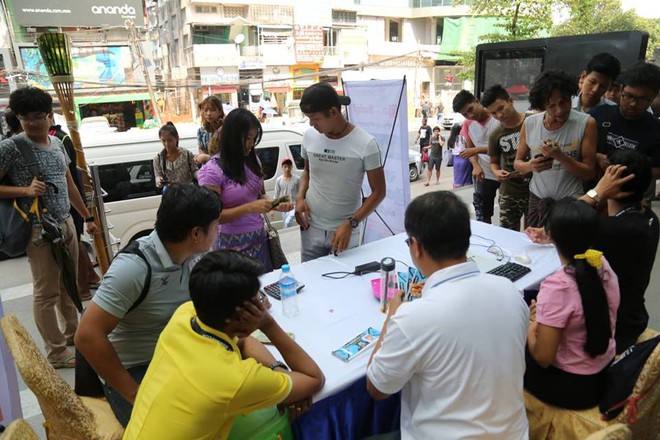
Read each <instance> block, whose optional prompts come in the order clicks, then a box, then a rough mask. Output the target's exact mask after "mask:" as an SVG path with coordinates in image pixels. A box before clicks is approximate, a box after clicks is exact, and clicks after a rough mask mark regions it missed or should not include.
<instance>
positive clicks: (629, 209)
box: [614, 205, 642, 217]
mask: <svg viewBox="0 0 660 440" xmlns="http://www.w3.org/2000/svg"><path fill="white" fill-rule="evenodd" d="M641 210H642V205H630V206H628V207H627V208H623V209H622V210H621V211H619V212H617V213H616V214H614V217H619V216H622V215H623V214H628V213H629V212H632V211H641Z"/></svg>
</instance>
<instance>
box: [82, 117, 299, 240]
mask: <svg viewBox="0 0 660 440" xmlns="http://www.w3.org/2000/svg"><path fill="white" fill-rule="evenodd" d="M197 128H198V126H197V125H194V124H180V125H178V126H177V129H178V131H179V136H180V140H179V145H180V146H181V147H183V148H186V149H188V150H190V151H192V152H197ZM132 131H133V130H131V131H128V132H122V133H110V134H104V135H102V136H100V135H98V134H97V133H84V134H83V137H82V141H83V146H84V149H85V156H86V158H87V163H88V164H89V165H90V166H95V167H97V169H98V173H99V180H100V183H101V187H102V188H103V190H104V192H105V195H104V197H103V200H104V203H105V208H106V212H107V214H106V218H107V221H108V223H109V224H110V225H112V229H111V230H110V232H111V234H112V235H113V236H114V237H115V238H116V242H118V243H117V244H119V246H120V247H123V246H125V245H127V244H128V243H130V242H131V241H133V240H135V239H136V238H138V237H142V236H144V235H147V234H149V233H150V232H151V230H152V229H153V225H154V222H155V220H156V211H157V210H158V206H159V205H160V195H159V193H158V190H157V188H156V183H155V174H154V170H153V158H154V156H155V155H156V154H158V153H159V152H160V151H161V150H162V149H163V146H162V144H161V143H160V140H159V139H158V129H148V130H136V131H135V132H132ZM301 146H302V133H301V132H300V131H298V130H296V129H294V128H290V127H272V128H270V127H265V128H264V134H263V137H262V139H261V142H260V143H259V144H258V145H257V147H256V153H257V156H258V157H259V160H260V161H261V165H262V169H263V173H264V186H265V189H266V192H267V194H268V195H269V196H272V194H273V192H274V189H275V181H276V180H277V177H279V176H280V175H281V173H282V167H281V166H280V164H281V162H282V159H284V158H290V159H292V161H293V164H294V169H293V172H294V173H295V174H300V173H302V171H303V168H304V162H303V158H302V155H301ZM273 224H274V226H275V227H277V228H279V227H281V225H282V219H281V215H280V213H276V216H275V220H274V221H273Z"/></svg>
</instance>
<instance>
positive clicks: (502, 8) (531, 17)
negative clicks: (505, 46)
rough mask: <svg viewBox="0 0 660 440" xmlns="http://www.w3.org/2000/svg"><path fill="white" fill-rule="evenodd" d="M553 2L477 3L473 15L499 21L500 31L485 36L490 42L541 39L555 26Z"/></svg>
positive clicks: (498, 0) (488, 0) (500, 0)
mask: <svg viewBox="0 0 660 440" xmlns="http://www.w3.org/2000/svg"><path fill="white" fill-rule="evenodd" d="M555 3H556V1H554V0H474V1H473V2H472V6H471V12H472V13H473V14H477V15H485V16H488V17H498V18H500V20H501V21H500V23H499V24H498V28H499V29H500V32H497V33H493V34H488V35H484V37H483V40H484V41H487V42H497V41H514V40H527V39H529V38H538V37H539V36H541V35H543V34H545V33H546V32H548V31H549V30H550V28H551V27H552V10H553V5H554V4H555Z"/></svg>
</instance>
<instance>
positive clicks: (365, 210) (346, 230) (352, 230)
mask: <svg viewBox="0 0 660 440" xmlns="http://www.w3.org/2000/svg"><path fill="white" fill-rule="evenodd" d="M350 103H351V99H350V98H349V97H347V96H339V95H338V94H337V92H336V91H335V89H334V88H333V87H332V86H330V85H329V84H327V83H317V84H314V85H312V86H310V87H308V88H307V89H305V92H304V93H303V96H302V99H301V100H300V109H301V110H302V112H303V113H304V114H305V115H306V116H307V117H308V118H309V123H310V125H311V126H312V127H313V128H314V130H307V131H306V132H305V134H304V135H303V146H302V156H303V159H304V160H305V171H304V172H303V174H302V177H301V179H300V188H299V192H298V198H297V200H296V220H297V221H298V224H299V225H300V230H301V248H302V249H301V251H302V256H301V257H302V261H303V262H304V261H309V260H313V259H315V258H319V257H322V256H324V255H328V254H329V253H331V252H334V253H335V254H337V253H339V252H343V251H345V250H346V249H349V248H352V247H355V246H357V245H358V244H359V243H358V241H359V226H360V223H361V222H362V221H363V220H364V219H365V218H367V216H368V215H369V214H371V213H372V212H373V211H374V210H375V209H376V208H377V207H378V205H379V204H380V202H381V201H382V200H383V199H384V198H385V174H384V172H383V164H382V161H381V156H380V148H379V147H378V144H377V143H376V140H375V139H374V137H373V136H371V135H370V134H369V133H367V132H366V131H365V130H363V129H361V128H359V127H356V126H355V125H353V124H351V123H350V122H348V121H347V120H346V119H345V118H344V115H342V113H341V106H342V105H349V104H350ZM365 173H366V175H367V180H368V182H369V187H370V189H371V194H370V195H369V197H367V198H365V199H364V201H362V198H361V192H360V188H361V186H362V181H363V180H364V175H365Z"/></svg>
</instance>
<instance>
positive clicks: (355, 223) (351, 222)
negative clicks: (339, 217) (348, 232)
mask: <svg viewBox="0 0 660 440" xmlns="http://www.w3.org/2000/svg"><path fill="white" fill-rule="evenodd" d="M348 222H349V223H350V224H351V228H353V229H356V228H357V227H358V226H360V222H359V221H357V220H355V219H354V218H353V216H351V217H349V218H348Z"/></svg>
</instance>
